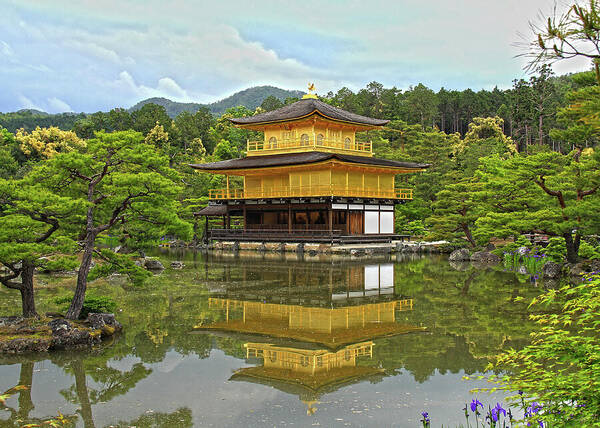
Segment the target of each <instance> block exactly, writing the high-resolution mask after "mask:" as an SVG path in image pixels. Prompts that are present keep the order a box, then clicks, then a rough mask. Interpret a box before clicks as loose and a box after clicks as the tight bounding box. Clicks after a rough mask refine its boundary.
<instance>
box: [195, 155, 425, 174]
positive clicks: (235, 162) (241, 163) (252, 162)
mask: <svg viewBox="0 0 600 428" xmlns="http://www.w3.org/2000/svg"><path fill="white" fill-rule="evenodd" d="M329 159H337V160H340V161H343V162H350V163H356V164H362V165H375V166H387V167H394V168H407V169H423V168H429V167H430V166H431V165H429V164H425V163H415V162H399V161H393V160H388V159H377V158H369V157H366V156H353V155H343V154H339V153H325V152H304V153H285V154H280V155H268V156H250V157H245V158H239V159H229V160H225V161H221V162H212V163H203V164H196V165H190V166H191V167H192V168H196V169H202V170H206V171H219V170H228V169H246V168H268V167H275V166H289V165H302V164H310V163H315V162H322V161H326V160H329Z"/></svg>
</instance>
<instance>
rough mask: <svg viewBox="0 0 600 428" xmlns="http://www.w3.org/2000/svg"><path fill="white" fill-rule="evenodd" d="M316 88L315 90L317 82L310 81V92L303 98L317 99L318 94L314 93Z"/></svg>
mask: <svg viewBox="0 0 600 428" xmlns="http://www.w3.org/2000/svg"><path fill="white" fill-rule="evenodd" d="M314 90H315V84H314V83H310V82H309V83H308V94H304V95H303V96H302V99H303V100H305V99H307V98H315V99H316V98H317V95H316V94H313V92H314Z"/></svg>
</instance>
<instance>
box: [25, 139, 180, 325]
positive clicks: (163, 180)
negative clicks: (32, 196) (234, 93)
mask: <svg viewBox="0 0 600 428" xmlns="http://www.w3.org/2000/svg"><path fill="white" fill-rule="evenodd" d="M31 176H32V178H33V179H36V180H38V181H39V182H40V183H42V184H43V185H44V186H45V187H47V188H50V189H56V190H55V191H56V192H58V193H59V194H61V195H65V196H69V197H72V198H75V199H77V200H80V201H83V203H85V204H86V206H87V209H86V213H85V216H84V218H83V219H82V221H81V222H79V223H78V224H77V225H76V226H79V230H78V235H80V236H81V238H82V239H81V247H82V250H81V251H82V259H81V265H80V267H79V271H78V275H77V287H76V289H75V295H74V297H73V301H72V303H71V306H70V307H69V310H68V311H67V317H68V318H70V319H76V318H77V317H78V316H79V313H80V311H81V308H82V306H83V301H84V298H85V292H86V288H87V282H88V274H89V273H90V268H91V262H92V256H93V255H94V254H102V253H99V252H98V251H97V238H98V235H99V234H101V233H108V232H110V233H111V234H113V235H115V236H118V237H120V239H121V240H122V243H123V244H124V245H126V246H127V247H129V248H132V249H138V248H140V249H141V248H146V247H149V246H151V245H152V244H154V243H155V242H156V240H157V239H158V238H160V237H161V236H164V235H167V234H172V235H176V236H182V237H187V236H189V234H190V225H189V224H188V223H185V222H183V221H182V220H180V219H179V218H178V216H177V211H178V202H177V197H178V195H179V193H180V192H181V186H180V184H179V175H178V174H177V172H176V171H174V170H173V169H171V168H169V162H168V159H167V158H166V157H165V156H163V155H161V154H159V153H157V151H156V149H155V147H154V146H152V145H150V144H147V143H145V142H144V139H143V136H142V135H141V134H140V133H137V132H133V131H124V132H115V133H111V134H107V133H103V132H99V133H97V134H96V138H94V139H92V140H89V141H88V146H87V148H86V150H85V151H84V152H83V153H79V152H69V153H61V154H60V155H56V156H54V157H53V158H52V159H50V160H48V161H47V162H44V163H43V164H41V165H39V167H37V168H36V169H35V170H34V171H32V174H31ZM104 255H105V257H104V258H105V259H106V260H105V263H107V264H109V265H110V266H111V267H114V269H119V268H122V269H124V270H125V271H126V272H130V273H131V272H134V273H135V270H136V269H135V267H134V266H133V263H132V262H131V260H125V259H123V258H118V257H116V256H115V255H114V254H110V255H109V254H108V253H106V252H105V253H104ZM103 272H107V269H106V268H104V270H103Z"/></svg>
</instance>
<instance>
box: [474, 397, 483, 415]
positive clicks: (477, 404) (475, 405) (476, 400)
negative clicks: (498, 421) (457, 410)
mask: <svg viewBox="0 0 600 428" xmlns="http://www.w3.org/2000/svg"><path fill="white" fill-rule="evenodd" d="M477 406H481V408H482V409H483V404H481V401H479V400H478V399H476V398H475V399H473V401H471V411H472V412H476V411H477Z"/></svg>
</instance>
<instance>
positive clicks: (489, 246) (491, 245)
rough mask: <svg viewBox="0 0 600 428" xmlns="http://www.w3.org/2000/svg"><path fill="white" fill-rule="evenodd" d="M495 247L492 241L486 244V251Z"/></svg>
mask: <svg viewBox="0 0 600 428" xmlns="http://www.w3.org/2000/svg"><path fill="white" fill-rule="evenodd" d="M495 249H496V246H495V245H494V244H492V243H491V242H490V243H489V244H487V245H486V246H485V251H494V250H495Z"/></svg>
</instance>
